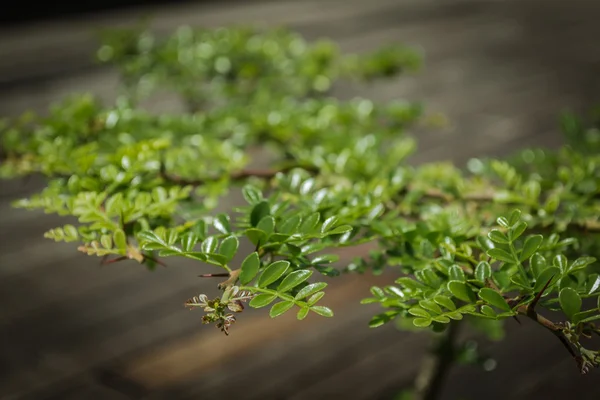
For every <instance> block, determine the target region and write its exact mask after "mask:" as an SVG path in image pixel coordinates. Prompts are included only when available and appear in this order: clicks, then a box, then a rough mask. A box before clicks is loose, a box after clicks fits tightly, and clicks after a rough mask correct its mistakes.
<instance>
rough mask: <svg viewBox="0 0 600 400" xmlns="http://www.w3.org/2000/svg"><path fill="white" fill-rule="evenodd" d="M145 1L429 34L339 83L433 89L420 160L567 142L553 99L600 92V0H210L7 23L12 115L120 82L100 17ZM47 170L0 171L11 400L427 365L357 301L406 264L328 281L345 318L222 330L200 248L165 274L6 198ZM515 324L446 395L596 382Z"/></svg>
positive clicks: (207, 389) (592, 391)
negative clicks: (394, 74)
mask: <svg viewBox="0 0 600 400" xmlns="http://www.w3.org/2000/svg"><path fill="white" fill-rule="evenodd" d="M148 12H150V13H151V14H154V15H155V20H154V23H153V24H154V26H155V27H156V29H158V30H161V31H168V30H170V29H173V28H174V27H176V26H178V25H181V24H192V25H204V26H222V25H230V24H236V23H241V24H251V23H261V24H268V25H282V24H285V25H289V26H292V27H294V28H296V29H298V30H299V31H300V32H302V33H303V34H304V35H306V36H307V37H308V38H309V39H315V38H318V37H321V36H328V37H330V38H333V39H335V40H338V41H339V43H340V44H341V46H342V48H343V49H344V50H346V51H364V50H367V49H369V48H372V47H374V46H377V45H380V44H385V43H391V42H403V43H407V44H410V45H414V46H418V47H420V48H421V49H422V50H423V52H424V53H425V56H426V62H427V64H426V67H425V69H424V70H423V71H422V72H421V73H419V74H417V75H415V76H407V77H403V78H400V79H398V80H397V81H394V82H393V83H391V84H390V83H383V84H376V85H375V86H373V87H369V88H365V87H358V86H357V87H343V88H340V90H339V95H340V96H342V97H347V96H352V95H361V96H365V97H371V98H374V99H379V100H387V99H396V98H406V99H410V100H422V101H424V102H425V103H426V105H427V106H428V108H429V110H430V111H432V112H443V113H445V114H446V115H447V116H448V118H449V119H450V121H451V123H452V125H451V127H450V128H448V129H444V130H441V131H436V132H425V133H423V134H422V135H421V136H420V138H419V139H420V147H419V149H420V150H419V152H418V154H417V156H416V157H415V158H414V162H424V161H431V160H454V161H458V162H463V161H465V160H466V159H468V158H469V157H471V156H473V155H481V154H486V155H499V154H506V153H507V152H509V151H511V150H512V149H516V148H519V147H524V146H530V145H536V146H555V145H557V144H558V143H560V135H559V133H558V131H557V129H556V116H557V113H558V112H559V111H561V110H562V109H563V108H565V107H569V108H574V109H581V108H582V107H584V106H586V105H589V104H591V102H592V101H594V100H597V98H595V97H594V96H596V94H597V93H600V91H599V90H598V89H599V79H600V74H598V73H597V72H598V66H599V64H600V48H599V42H598V37H600V25H599V24H598V22H597V21H598V16H600V3H598V2H596V1H593V0H589V1H585V0H571V1H569V2H566V1H564V0H479V1H477V0H472V1H467V0H371V1H363V0H336V1H334V0H325V1H321V0H302V1H301V0H284V1H247V2H235V3H234V4H227V3H225V2H222V3H220V2H215V3H214V4H205V3H204V2H203V3H202V4H196V5H195V4H187V5H176V6H172V7H163V8H153V9H149V10H148V9H139V10H134V11H128V12H127V13H112V14H105V15H98V16H94V17H86V18H85V19H81V18H79V19H77V18H73V19H70V20H64V21H59V22H55V23H43V24H41V23H40V24H36V25H31V26H24V27H11V28H10V29H0V115H3V116H11V115H16V114H18V113H20V112H22V111H24V110H26V109H33V110H36V111H43V110H44V109H45V108H46V106H47V105H48V104H49V103H50V102H51V101H54V100H57V99H60V98H61V97H62V96H64V95H65V94H67V93H69V92H71V91H92V92H94V93H96V94H98V95H99V96H101V97H102V98H105V99H111V98H112V97H114V95H115V90H116V87H117V80H116V75H115V73H114V71H111V70H110V69H104V68H99V67H98V66H97V65H95V64H94V63H93V62H92V61H91V53H92V52H93V50H94V49H95V45H96V42H95V40H94V36H93V33H94V29H96V28H98V27H103V26H120V25H125V24H128V23H131V22H133V21H135V19H136V18H138V17H139V16H142V15H144V14H147V13H148ZM152 106H153V107H156V108H157V109H161V108H162V109H165V108H167V109H173V108H176V107H177V104H176V103H173V102H171V101H170V100H169V99H156V100H155V101H154V103H153V104H152ZM41 184H42V182H41V181H40V180H39V179H32V180H31V181H29V182H21V181H10V182H1V183H0V191H1V193H0V226H1V229H0V304H1V305H2V307H1V308H0V398H1V399H21V398H23V399H127V398H145V399H146V398H147V399H179V398H181V399H213V398H222V397H226V398H232V399H259V398H261V399H262V398H266V399H271V398H273V399H314V398H318V399H321V398H323V399H332V398H348V399H386V398H392V397H393V395H394V393H396V392H397V391H398V390H399V389H400V388H401V387H402V386H403V385H406V384H407V383H408V382H409V381H410V380H411V379H412V378H413V375H414V371H415V368H416V363H417V361H418V359H419V357H420V356H421V354H422V351H423V349H424V348H425V345H426V343H425V342H424V341H423V339H424V338H423V337H422V336H417V335H413V334H409V333H400V332H398V331H397V330H396V329H395V328H394V327H393V326H391V325H390V326H385V327H382V328H379V329H376V330H369V329H368V328H367V327H366V322H367V321H368V319H369V317H370V316H371V315H373V313H374V312H375V310H374V309H373V308H370V307H366V306H361V307H358V306H357V304H356V303H357V302H358V299H360V298H361V297H363V296H365V295H366V294H367V293H368V288H369V286H370V285H371V284H374V283H377V282H385V281H389V280H391V279H392V277H393V271H392V272H390V274H389V275H388V276H383V277H377V278H375V277H370V278H368V279H360V278H359V277H353V276H348V277H344V278H340V279H337V280H335V281H334V282H332V283H331V289H332V290H330V292H329V294H328V295H327V297H326V298H325V299H326V300H327V301H326V302H328V303H329V304H330V305H331V306H332V307H335V311H336V317H335V318H334V319H332V320H324V319H322V318H309V319H308V320H307V321H304V322H303V323H301V324H300V323H298V322H296V321H294V320H293V318H287V319H286V318H283V319H277V320H273V321H271V320H269V319H268V318H267V317H266V315H264V313H261V312H259V311H256V312H250V313H244V315H243V316H242V317H241V319H240V322H239V323H238V324H237V325H236V326H234V328H233V330H232V335H231V336H230V337H228V338H226V337H224V336H223V335H222V334H221V333H220V332H218V331H217V330H216V329H214V328H212V327H207V326H203V325H201V323H200V320H199V319H200V314H196V313H193V312H191V313H190V312H189V311H187V310H185V309H184V308H183V306H182V303H183V301H184V300H185V299H187V298H188V297H190V296H193V295H195V294H197V293H200V292H205V291H210V290H213V287H212V286H213V285H214V282H207V281H202V280H199V279H197V278H195V276H196V275H197V274H198V267H197V265H195V264H194V263H178V264H176V265H170V266H169V268H168V269H160V270H158V271H155V272H152V273H150V272H147V271H146V270H144V269H143V268H142V267H140V266H138V265H137V264H135V263H120V264H115V265H111V266H107V267H102V268H101V267H100V266H99V265H98V261H97V260H96V259H94V258H91V257H86V256H83V255H79V254H77V252H76V251H75V249H74V246H72V245H68V244H67V245H62V244H55V243H53V242H50V241H48V240H46V239H44V238H43V237H42V234H43V232H44V231H45V230H47V229H49V228H52V227H54V226H57V225H58V224H59V222H58V221H60V222H61V223H64V222H65V221H64V220H60V219H59V218H57V217H54V216H47V215H43V214H41V213H36V212H26V211H22V210H14V209H11V208H10V201H12V200H14V199H16V198H18V197H19V196H23V195H25V194H27V193H31V192H32V191H34V190H36V189H37V188H39V187H40V185H41ZM350 256H351V255H350V254H347V255H345V258H346V259H347V258H349V257H350ZM117 270H118V271H117ZM508 326H509V330H508V340H507V341H505V342H502V343H498V344H493V343H491V344H486V345H485V346H486V349H487V350H489V352H490V354H491V355H493V356H494V357H495V358H496V359H497V360H498V362H499V363H498V368H497V370H496V371H495V372H494V373H492V374H490V373H485V372H483V371H479V370H476V369H475V368H473V367H461V368H456V369H455V370H454V371H453V372H452V374H451V377H450V379H449V381H448V385H447V390H446V392H445V394H444V398H445V399H458V398H464V399H467V398H468V399H480V398H486V399H496V398H498V399H500V398H502V399H505V398H511V399H538V398H539V399H548V398H554V397H559V396H563V395H566V394H570V395H571V396H574V397H575V398H577V399H597V398H599V396H600V387H599V386H598V384H597V382H598V374H597V373H595V374H593V375H590V376H587V377H581V376H579V375H578V374H577V371H576V370H575V367H574V366H573V362H572V360H570V359H569V358H568V357H567V355H566V354H565V352H564V351H563V350H562V349H561V348H560V343H558V341H556V339H555V338H554V337H552V336H551V335H548V334H547V333H546V332H542V331H540V329H538V327H537V326H532V325H531V324H528V323H526V322H524V324H523V326H518V325H516V324H511V323H509V324H508Z"/></svg>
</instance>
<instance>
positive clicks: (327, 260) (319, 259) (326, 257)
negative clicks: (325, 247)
mask: <svg viewBox="0 0 600 400" xmlns="http://www.w3.org/2000/svg"><path fill="white" fill-rule="evenodd" d="M339 259H340V256H338V255H337V254H323V255H320V256H316V257H315V258H313V259H312V261H311V264H313V265H315V264H331V263H334V262H336V261H338V260H339Z"/></svg>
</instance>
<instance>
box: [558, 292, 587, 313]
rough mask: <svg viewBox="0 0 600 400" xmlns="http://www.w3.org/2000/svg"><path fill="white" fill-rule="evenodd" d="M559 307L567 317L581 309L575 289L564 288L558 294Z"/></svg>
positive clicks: (579, 299)
mask: <svg viewBox="0 0 600 400" xmlns="http://www.w3.org/2000/svg"><path fill="white" fill-rule="evenodd" d="M559 300H560V307H561V308H562V310H563V311H564V313H565V314H566V315H567V317H569V318H573V316H574V315H575V314H577V313H578V312H579V310H581V304H582V301H581V297H580V296H579V294H578V293H577V291H576V290H575V289H572V288H569V287H567V288H564V289H562V290H561V291H560V294H559Z"/></svg>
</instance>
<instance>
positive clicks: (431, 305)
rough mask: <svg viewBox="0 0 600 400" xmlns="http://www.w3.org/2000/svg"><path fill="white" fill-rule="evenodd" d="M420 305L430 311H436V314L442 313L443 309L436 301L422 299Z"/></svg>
mask: <svg viewBox="0 0 600 400" xmlns="http://www.w3.org/2000/svg"><path fill="white" fill-rule="evenodd" d="M419 305H420V306H421V307H423V308H424V309H426V310H428V311H432V312H434V313H435V314H442V309H441V308H440V306H438V305H437V303H436V302H434V301H431V300H421V301H419Z"/></svg>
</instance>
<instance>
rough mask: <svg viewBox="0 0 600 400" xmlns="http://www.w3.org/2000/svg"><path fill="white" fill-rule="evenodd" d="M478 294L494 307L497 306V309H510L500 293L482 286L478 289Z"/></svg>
mask: <svg viewBox="0 0 600 400" xmlns="http://www.w3.org/2000/svg"><path fill="white" fill-rule="evenodd" d="M478 295H479V297H480V298H481V299H482V300H485V301H486V302H488V303H489V304H491V305H492V306H494V307H498V308H499V309H501V310H504V311H510V310H511V309H510V306H509V305H508V303H507V302H506V300H504V298H503V297H502V295H501V294H500V293H498V292H496V291H495V290H493V289H490V288H482V289H481V290H479V293H478Z"/></svg>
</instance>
